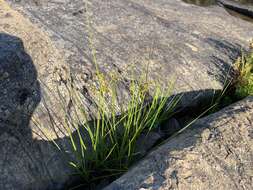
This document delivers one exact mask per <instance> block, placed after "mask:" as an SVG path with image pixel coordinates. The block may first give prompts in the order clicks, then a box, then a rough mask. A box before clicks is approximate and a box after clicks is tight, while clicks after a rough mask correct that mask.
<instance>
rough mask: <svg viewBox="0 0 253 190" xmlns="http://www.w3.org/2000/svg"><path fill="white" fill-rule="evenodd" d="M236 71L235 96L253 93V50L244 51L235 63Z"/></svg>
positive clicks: (239, 96) (241, 96)
mask: <svg viewBox="0 0 253 190" xmlns="http://www.w3.org/2000/svg"><path fill="white" fill-rule="evenodd" d="M234 69H235V71H236V83H235V89H236V91H235V96H237V97H238V98H243V97H246V96H248V95H253V52H251V53H249V54H245V53H243V54H242V56H241V57H240V58H238V60H237V61H236V63H235V65H234Z"/></svg>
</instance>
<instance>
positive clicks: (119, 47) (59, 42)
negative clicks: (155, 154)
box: [0, 0, 253, 190]
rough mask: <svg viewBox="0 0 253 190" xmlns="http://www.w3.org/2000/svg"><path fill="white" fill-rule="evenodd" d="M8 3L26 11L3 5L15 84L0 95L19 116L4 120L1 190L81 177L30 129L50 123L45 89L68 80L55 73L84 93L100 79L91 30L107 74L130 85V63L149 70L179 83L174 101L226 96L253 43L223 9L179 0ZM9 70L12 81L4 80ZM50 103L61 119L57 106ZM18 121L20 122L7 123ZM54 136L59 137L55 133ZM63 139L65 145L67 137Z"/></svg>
mask: <svg viewBox="0 0 253 190" xmlns="http://www.w3.org/2000/svg"><path fill="white" fill-rule="evenodd" d="M8 2H9V3H10V5H11V6H12V8H13V9H16V10H18V11H19V12H17V11H16V10H13V9H11V8H10V7H9V6H8V5H7V4H6V3H5V1H0V32H1V34H3V35H6V34H8V35H9V36H11V40H9V41H8V39H10V38H9V37H8V38H6V37H5V38H1V42H0V44H1V43H3V46H1V47H3V49H1V51H6V50H4V48H6V47H8V46H10V47H11V46H13V47H12V48H13V50H11V51H10V52H9V53H10V55H11V56H5V55H6V54H2V55H1V56H2V57H1V58H3V61H2V59H1V63H0V64H1V67H0V68H4V71H3V72H2V73H1V75H0V77H7V78H8V77H9V78H10V81H6V80H1V78H0V87H1V93H2V91H3V92H5V91H6V92H7V95H4V93H3V94H1V95H0V97H1V98H2V99H1V100H0V102H1V103H2V105H4V106H9V108H8V109H7V110H9V111H10V112H6V109H5V108H4V109H2V108H1V113H5V115H4V116H3V115H1V116H0V118H1V119H2V120H3V117H4V118H5V119H4V120H3V121H1V122H0V129H1V131H0V141H1V142H3V143H2V144H3V146H1V150H0V163H1V166H0V171H1V172H2V173H1V175H0V189H10V190H23V189H24V190H27V189H32V190H37V189H38V190H40V189H54V190H56V189H61V188H62V187H64V186H65V184H66V183H68V182H69V174H71V172H72V171H70V169H69V167H68V166H66V162H65V160H64V159H63V157H61V156H59V153H58V152H57V151H56V150H55V149H54V147H52V146H51V144H50V142H48V141H46V140H42V139H40V138H39V137H38V135H37V132H38V131H34V128H33V126H32V125H31V124H30V125H28V123H29V121H30V120H31V117H32V116H34V115H35V114H36V115H39V117H40V118H44V117H46V115H47V114H46V113H45V112H42V111H40V108H41V103H40V102H39V100H40V98H42V97H44V94H43V90H44V87H43V85H42V84H47V85H48V86H50V89H52V90H51V91H52V92H54V89H55V87H59V84H60V82H62V81H61V79H59V78H58V77H57V76H58V75H56V74H55V72H56V71H57V72H58V71H60V73H61V74H63V73H64V70H65V69H64V67H65V66H66V65H67V66H68V67H70V70H71V73H72V75H74V76H75V78H76V80H78V81H79V82H80V84H81V85H82V86H83V87H84V89H85V87H86V84H87V83H88V82H92V81H93V79H94V78H93V76H94V73H95V67H94V63H93V58H92V55H91V50H90V48H89V45H88V44H89V32H88V31H91V33H92V34H93V37H94V38H93V40H92V41H93V45H94V47H95V49H96V53H97V63H98V65H99V67H100V68H101V70H102V71H103V72H104V73H106V74H108V73H110V72H111V71H112V70H116V71H117V72H118V73H119V74H120V73H125V75H126V79H128V78H127V76H128V74H129V73H130V71H129V68H131V67H130V66H129V65H133V66H134V67H136V70H137V71H138V72H139V73H142V72H143V68H146V67H147V65H149V66H150V69H149V70H150V78H151V79H152V80H156V79H159V80H160V82H161V84H163V85H166V84H167V82H168V81H169V80H170V79H171V77H173V76H177V83H176V89H175V93H180V92H188V93H187V96H185V103H187V102H191V101H192V100H193V99H194V98H197V99H198V98H199V97H205V98H206V97H207V95H212V94H213V89H221V88H222V82H224V78H225V76H226V75H227V72H228V68H229V67H230V65H231V64H232V62H233V61H234V60H235V59H236V58H237V56H238V55H239V54H240V50H241V48H243V49H247V46H248V41H249V40H250V38H251V37H252V36H253V35H252V34H253V30H252V29H253V26H252V25H251V24H250V23H248V22H244V21H241V20H240V19H238V18H235V17H231V16H229V14H228V13H226V11H224V9H223V8H221V7H210V8H203V7H196V6H193V5H187V4H185V3H183V2H181V1H179V0H175V1H168V0H157V1H152V0H136V1H130V0H106V1H101V0H94V1H86V2H88V6H87V7H88V9H87V8H86V6H85V5H84V3H83V2H82V1H79V0H57V1H42V0H41V1H28V0H27V1H24V0H20V1H8ZM87 15H89V16H90V17H89V19H88V20H89V22H90V27H87V26H88V23H87ZM22 43H23V46H21V45H20V44H22ZM11 44H13V45H11ZM8 51H9V50H8ZM6 57H7V58H8V59H9V58H11V57H13V58H12V59H10V60H8V59H7V58H6ZM20 59H21V60H20ZM23 59H24V60H23ZM28 59H29V60H28ZM65 63H66V64H65ZM29 69H30V70H31V69H32V70H31V71H30V70H29ZM9 70H11V71H12V72H13V73H10V72H9V73H10V74H11V75H8V74H7V75H6V74H4V73H5V72H7V73H8V71H9ZM66 70H68V68H67V69H66ZM136 76H138V75H136ZM37 81H39V82H40V86H41V87H40V89H36V88H37V87H36V86H35V84H36V82H37ZM6 84H7V85H6ZM9 84H10V85H9ZM12 84H13V85H14V86H13V85H12ZM15 85H16V86H15ZM14 87H15V88H14ZM125 88H126V87H125V86H123V87H122V91H124V90H127V89H125ZM25 89H27V91H26V90H25ZM34 91H35V92H41V97H40V98H38V97H36V96H33V95H36V93H34ZM26 92H27V93H26ZM207 93H208V94H207ZM199 94H202V95H203V96H199ZM29 97H30V98H29ZM37 98H38V99H37ZM47 98H48V99H46V100H49V99H50V100H51V99H52V98H53V96H51V97H47ZM29 105H31V106H30V107H27V106H29ZM49 105H50V106H51V108H55V110H56V111H55V112H57V113H58V111H59V110H58V108H57V105H58V104H57V102H56V101H54V99H53V100H51V101H50V103H49ZM36 106H37V108H36V109H35V107H36ZM13 114H14V115H17V117H12V116H11V115H13ZM6 118H8V119H6ZM19 118H22V120H19ZM9 120H10V121H11V122H13V124H11V123H7V124H6V121H9ZM16 121H19V122H18V123H15V122H16ZM20 121H23V122H20ZM43 125H44V126H47V125H46V124H45V123H43ZM46 129H47V130H48V134H50V135H51V133H52V130H51V129H48V128H46ZM46 129H45V130H46ZM24 131H25V132H24ZM57 132H59V131H57ZM58 135H60V132H59V134H58ZM56 140H57V142H59V143H63V144H64V141H65V140H68V139H67V137H66V138H65V137H64V136H61V137H59V138H58V139H56Z"/></svg>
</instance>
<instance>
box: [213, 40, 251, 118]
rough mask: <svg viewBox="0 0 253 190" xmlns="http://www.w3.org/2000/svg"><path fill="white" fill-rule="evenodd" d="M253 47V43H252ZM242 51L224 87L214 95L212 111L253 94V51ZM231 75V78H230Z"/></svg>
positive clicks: (230, 70)
mask: <svg viewBox="0 0 253 190" xmlns="http://www.w3.org/2000/svg"><path fill="white" fill-rule="evenodd" d="M251 46H252V47H253V45H252V44H251ZM252 47H251V51H250V52H247V53H245V52H242V54H241V56H240V57H239V58H238V59H237V60H236V61H235V63H234V65H233V66H232V67H231V68H230V69H229V72H228V74H227V76H228V77H226V80H225V83H224V88H223V89H222V91H221V92H219V93H218V94H216V95H215V96H214V101H212V103H211V105H215V106H214V108H213V109H212V110H210V111H209V114H210V113H213V112H216V111H218V110H220V109H222V108H224V107H226V106H228V105H230V104H232V103H234V102H236V101H239V100H241V99H243V98H245V97H247V96H249V95H253V52H252ZM230 76H231V78H229V77H230Z"/></svg>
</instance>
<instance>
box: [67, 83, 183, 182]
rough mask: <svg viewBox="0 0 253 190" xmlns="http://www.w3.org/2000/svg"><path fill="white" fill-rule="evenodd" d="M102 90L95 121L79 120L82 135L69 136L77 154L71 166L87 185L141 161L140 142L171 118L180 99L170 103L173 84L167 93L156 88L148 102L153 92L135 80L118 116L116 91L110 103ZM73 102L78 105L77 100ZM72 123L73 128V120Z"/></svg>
mask: <svg viewBox="0 0 253 190" xmlns="http://www.w3.org/2000/svg"><path fill="white" fill-rule="evenodd" d="M107 87H108V88H111V86H110V87H109V86H107ZM99 89H101V91H100V92H99V94H98V96H99V97H98V102H97V103H96V105H97V108H98V109H97V113H96V115H95V117H94V118H93V121H92V122H87V121H79V122H78V123H76V125H77V126H75V128H76V129H77V134H78V135H77V136H73V135H72V133H70V134H69V135H70V139H71V146H72V153H73V154H74V155H76V159H75V161H72V162H70V164H71V166H72V167H74V168H75V169H76V171H78V173H79V174H80V175H81V176H82V177H83V179H84V182H86V183H87V184H91V183H93V182H94V183H95V182H96V181H97V180H99V179H103V178H108V177H111V176H118V175H120V174H122V173H124V172H125V171H126V170H127V169H128V167H129V166H130V165H131V164H132V163H133V162H134V161H135V160H136V159H137V158H139V153H138V152H137V151H136V142H137V140H138V138H139V137H140V135H141V134H142V133H148V132H149V131H151V130H153V129H154V128H156V126H158V124H159V123H160V122H162V121H164V120H166V119H168V117H169V116H170V115H171V114H172V113H173V109H174V108H175V106H176V104H177V102H178V101H179V99H180V98H179V97H177V96H174V97H173V98H172V99H171V100H170V101H169V100H168V98H169V97H171V95H172V89H173V88H172V85H171V86H170V87H169V88H168V89H167V90H163V89H160V88H159V87H156V89H155V93H154V95H153V97H152V99H148V98H147V96H148V90H149V89H148V88H145V87H143V86H142V85H139V84H138V83H137V82H135V81H132V82H131V84H130V100H129V102H128V103H127V106H126V108H127V109H126V110H121V114H119V115H118V114H117V113H118V111H117V109H116V106H117V102H116V96H117V94H116V89H114V90H112V93H113V94H112V95H111V96H110V97H111V98H110V100H108V96H107V95H106V94H105V92H104V90H103V88H100V87H99ZM111 89H112V88H111ZM75 98H76V97H75ZM72 101H73V102H74V104H75V105H78V104H77V102H76V100H72ZM108 102H109V103H108ZM82 114H83V118H86V117H87V113H85V111H83V113H82ZM69 122H70V124H71V125H73V121H69ZM82 132H83V133H82Z"/></svg>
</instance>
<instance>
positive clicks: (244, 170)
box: [105, 97, 253, 190]
mask: <svg viewBox="0 0 253 190" xmlns="http://www.w3.org/2000/svg"><path fill="white" fill-rule="evenodd" d="M252 124H253V97H248V98H246V99H245V100H243V101H241V102H239V103H236V104H234V105H231V106H229V107H227V108H225V109H223V110H221V111H219V112H217V113H215V114H212V115H210V116H207V117H205V118H202V119H200V120H198V121H197V122H196V123H195V124H193V125H192V126H191V127H190V128H188V129H187V130H185V131H183V132H182V133H181V134H179V135H178V136H176V137H174V138H172V139H170V140H168V141H167V142H166V143H165V144H164V145H162V146H161V147H159V148H158V149H157V150H155V151H153V152H152V153H150V154H149V155H148V156H147V157H146V158H145V159H144V160H142V161H140V162H139V163H138V164H137V165H136V166H134V167H133V168H132V169H130V171H129V172H127V173H126V174H125V175H123V176H122V177H121V178H119V179H118V180H116V181H115V182H113V183H112V184H111V185H109V186H108V187H106V188H105V190H137V189H142V190H144V189H152V190H158V189H159V190H165V189H166V190H167V189H210V190H214V189H224V190H238V189H252V188H253V179H252V171H253V135H252V134H253V128H252V126H253V125H252Z"/></svg>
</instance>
